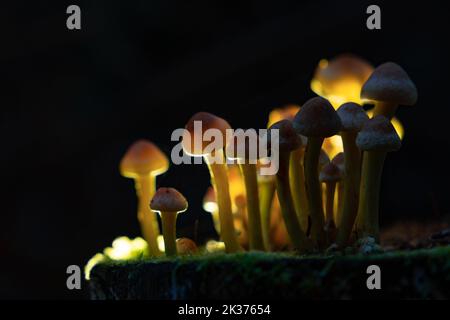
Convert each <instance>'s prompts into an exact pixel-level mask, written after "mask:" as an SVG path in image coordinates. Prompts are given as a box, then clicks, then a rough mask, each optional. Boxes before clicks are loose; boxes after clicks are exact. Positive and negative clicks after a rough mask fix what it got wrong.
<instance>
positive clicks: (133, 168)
mask: <svg viewBox="0 0 450 320" xmlns="http://www.w3.org/2000/svg"><path fill="white" fill-rule="evenodd" d="M168 168H169V160H168V159H167V157H166V156H165V155H164V153H162V151H161V150H160V149H159V148H158V147H157V146H156V145H154V144H153V143H152V142H150V141H147V140H138V141H136V142H135V143H133V144H132V145H131V146H130V147H129V148H128V150H127V152H126V153H125V155H124V156H123V158H122V160H121V162H120V173H121V174H122V176H124V177H127V178H132V179H134V181H135V188H136V193H137V196H138V200H139V205H138V220H139V223H140V226H141V230H142V234H143V236H144V239H145V240H146V241H147V243H148V248H149V254H150V255H151V256H158V255H160V251H159V249H158V243H157V240H156V239H157V237H158V235H159V227H158V221H157V218H156V215H155V214H154V213H153V212H152V211H151V210H150V208H149V207H148V204H149V202H150V199H151V198H152V197H153V195H154V193H155V190H156V176H158V175H160V174H163V173H164V172H166V171H167V169H168Z"/></svg>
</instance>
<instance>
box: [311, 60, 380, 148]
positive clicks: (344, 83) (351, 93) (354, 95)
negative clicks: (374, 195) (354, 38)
mask: <svg viewBox="0 0 450 320" xmlns="http://www.w3.org/2000/svg"><path fill="white" fill-rule="evenodd" d="M372 71H373V67H372V65H370V64H369V63H368V62H367V61H365V60H363V59H361V58H359V57H357V56H355V55H351V54H342V55H339V56H337V57H335V58H334V59H331V60H330V61H328V60H325V59H322V60H320V62H319V65H318V67H317V68H316V71H315V73H314V77H313V79H312V80H311V89H312V91H314V92H315V93H316V94H317V95H319V96H321V97H324V98H326V99H328V101H330V103H331V104H332V105H333V107H334V108H335V109H337V108H338V107H339V106H340V105H341V104H343V103H346V102H356V103H359V104H362V102H363V101H362V100H361V99H360V97H359V93H360V92H361V87H362V85H363V84H364V82H365V81H366V80H367V79H368V78H369V76H370V74H371V73H372ZM331 156H333V155H331Z"/></svg>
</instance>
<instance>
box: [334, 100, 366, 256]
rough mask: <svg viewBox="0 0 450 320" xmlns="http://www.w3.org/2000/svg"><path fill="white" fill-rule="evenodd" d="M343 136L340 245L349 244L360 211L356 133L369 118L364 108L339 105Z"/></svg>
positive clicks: (359, 174) (349, 104) (359, 163)
mask: <svg viewBox="0 0 450 320" xmlns="http://www.w3.org/2000/svg"><path fill="white" fill-rule="evenodd" d="M337 114H338V116H339V118H340V119H341V123H342V129H341V132H340V134H341V137H342V142H343V144H344V166H345V169H344V199H343V207H342V215H341V217H340V219H341V220H340V221H339V231H338V235H337V239H336V241H337V245H338V247H343V246H345V245H346V244H347V241H348V239H349V237H350V234H351V232H352V229H353V224H354V222H355V218H356V214H357V212H358V199H359V183H360V179H361V152H360V151H359V149H358V147H357V146H356V135H357V134H358V132H359V131H360V130H361V128H362V127H363V126H364V124H365V123H366V122H367V121H368V120H369V117H368V116H367V114H366V112H365V111H364V109H363V108H362V107H361V106H360V105H359V104H356V103H353V102H349V103H345V104H343V105H342V106H340V107H339V109H338V110H337Z"/></svg>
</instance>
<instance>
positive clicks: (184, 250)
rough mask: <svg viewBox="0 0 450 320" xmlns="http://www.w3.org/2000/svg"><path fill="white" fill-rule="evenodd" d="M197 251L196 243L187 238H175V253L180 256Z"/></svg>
mask: <svg viewBox="0 0 450 320" xmlns="http://www.w3.org/2000/svg"><path fill="white" fill-rule="evenodd" d="M197 252H198V248H197V245H196V244H195V242H194V241H193V240H191V239H189V238H179V239H177V253H178V254H179V255H181V256H185V255H193V254H196V253H197Z"/></svg>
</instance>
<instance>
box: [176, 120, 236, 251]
mask: <svg viewBox="0 0 450 320" xmlns="http://www.w3.org/2000/svg"><path fill="white" fill-rule="evenodd" d="M198 125H200V126H198ZM210 129H212V130H210ZM228 129H231V127H230V125H229V124H228V122H227V121H225V120H224V119H222V118H219V117H217V116H215V115H213V114H211V113H207V112H199V113H196V114H195V115H194V116H192V118H191V119H189V121H188V122H187V124H186V127H185V132H184V135H183V141H182V144H183V149H184V151H185V152H186V153H187V154H190V155H193V156H202V157H203V158H204V160H205V162H206V164H207V165H208V168H209V172H210V175H211V180H212V185H213V187H214V190H215V191H216V196H217V205H218V207H219V219H220V232H221V238H222V240H223V241H224V242H225V246H226V251H227V252H236V251H240V250H241V248H240V246H239V243H238V241H237V237H236V234H235V230H234V226H233V214H232V208H231V200H230V190H229V185H228V177H227V165H226V161H225V157H224V154H223V148H225V147H226V145H227V143H228V141H227V139H226V137H227V134H226V130H228ZM208 131H209V132H212V131H214V132H217V131H218V133H219V134H220V136H221V137H223V139H222V140H221V141H219V144H220V147H218V148H214V150H210V148H209V143H208V142H207V141H204V139H203V135H204V133H206V132H208ZM215 142H217V141H215ZM216 159H217V161H216Z"/></svg>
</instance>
